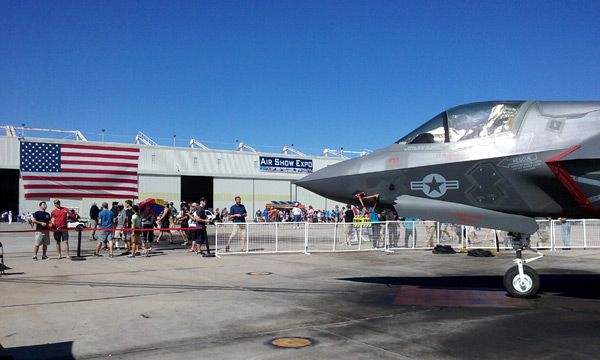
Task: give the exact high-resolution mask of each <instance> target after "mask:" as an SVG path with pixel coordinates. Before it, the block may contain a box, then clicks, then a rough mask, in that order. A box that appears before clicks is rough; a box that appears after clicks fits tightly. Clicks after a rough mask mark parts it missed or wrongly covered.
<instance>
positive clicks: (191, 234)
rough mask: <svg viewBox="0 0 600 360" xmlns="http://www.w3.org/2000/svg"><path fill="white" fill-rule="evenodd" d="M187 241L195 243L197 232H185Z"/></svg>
mask: <svg viewBox="0 0 600 360" xmlns="http://www.w3.org/2000/svg"><path fill="white" fill-rule="evenodd" d="M187 236H188V240H191V241H196V239H197V238H198V230H188V232H187Z"/></svg>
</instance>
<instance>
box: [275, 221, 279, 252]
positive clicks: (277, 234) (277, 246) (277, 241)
mask: <svg viewBox="0 0 600 360" xmlns="http://www.w3.org/2000/svg"><path fill="white" fill-rule="evenodd" d="M278 251H279V223H277V222H276V223H275V252H278Z"/></svg>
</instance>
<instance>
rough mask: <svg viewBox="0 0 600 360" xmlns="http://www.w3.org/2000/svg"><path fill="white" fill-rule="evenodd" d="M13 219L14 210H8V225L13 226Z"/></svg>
mask: <svg viewBox="0 0 600 360" xmlns="http://www.w3.org/2000/svg"><path fill="white" fill-rule="evenodd" d="M12 218H13V214H12V210H8V225H10V224H12Z"/></svg>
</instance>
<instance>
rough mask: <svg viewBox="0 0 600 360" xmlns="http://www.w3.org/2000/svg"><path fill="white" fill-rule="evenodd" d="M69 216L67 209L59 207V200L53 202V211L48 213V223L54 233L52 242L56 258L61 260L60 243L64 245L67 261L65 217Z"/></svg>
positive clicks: (67, 234) (67, 248)
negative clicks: (54, 242) (54, 241)
mask: <svg viewBox="0 0 600 360" xmlns="http://www.w3.org/2000/svg"><path fill="white" fill-rule="evenodd" d="M68 215H69V209H67V208H66V207H62V206H60V200H58V199H56V200H54V210H52V212H51V213H50V216H51V217H52V218H51V220H50V222H51V223H52V227H54V228H55V229H56V230H55V231H54V240H56V251H57V252H58V258H59V259H62V253H61V248H60V243H61V241H62V242H63V243H64V244H65V251H66V255H67V259H68V258H70V256H69V232H68V231H67V216H68Z"/></svg>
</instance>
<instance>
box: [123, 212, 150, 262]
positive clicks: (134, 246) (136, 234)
mask: <svg viewBox="0 0 600 360" xmlns="http://www.w3.org/2000/svg"><path fill="white" fill-rule="evenodd" d="M131 212H132V215H131V222H130V223H131V231H132V232H131V242H130V245H129V252H130V254H129V255H127V257H131V258H134V257H135V254H136V253H137V251H138V246H140V233H141V228H142V218H141V217H140V207H139V206H137V205H133V207H132V208H131ZM146 256H147V253H146Z"/></svg>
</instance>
